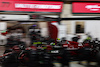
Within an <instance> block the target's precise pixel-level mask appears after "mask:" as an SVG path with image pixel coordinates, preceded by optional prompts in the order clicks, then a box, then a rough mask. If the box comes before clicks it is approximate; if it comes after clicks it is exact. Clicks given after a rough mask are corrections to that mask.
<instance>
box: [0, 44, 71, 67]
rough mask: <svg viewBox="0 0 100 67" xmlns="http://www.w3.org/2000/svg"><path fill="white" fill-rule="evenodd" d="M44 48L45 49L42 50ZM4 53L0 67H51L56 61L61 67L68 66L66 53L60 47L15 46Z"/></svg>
mask: <svg viewBox="0 0 100 67" xmlns="http://www.w3.org/2000/svg"><path fill="white" fill-rule="evenodd" d="M44 47H45V48H44ZM9 50H10V51H5V53H4V55H2V56H0V57H1V58H2V67H18V66H20V65H24V66H27V67H47V66H49V67H53V66H54V65H53V61H55V60H57V61H59V62H60V63H61V64H62V67H64V66H66V65H67V66H69V60H68V57H67V53H66V52H67V51H66V50H65V49H62V47H61V46H50V45H45V46H42V47H35V46H30V47H27V48H25V47H23V46H22V45H21V46H20V45H15V46H13V47H12V48H10V49H9Z"/></svg>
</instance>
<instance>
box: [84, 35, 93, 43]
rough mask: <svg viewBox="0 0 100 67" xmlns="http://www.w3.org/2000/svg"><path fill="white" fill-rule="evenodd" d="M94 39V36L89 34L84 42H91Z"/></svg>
mask: <svg viewBox="0 0 100 67" xmlns="http://www.w3.org/2000/svg"><path fill="white" fill-rule="evenodd" d="M91 41H92V37H91V36H87V38H86V39H85V40H84V41H83V44H84V43H90V42H91Z"/></svg>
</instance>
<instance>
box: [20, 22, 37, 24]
mask: <svg viewBox="0 0 100 67" xmlns="http://www.w3.org/2000/svg"><path fill="white" fill-rule="evenodd" d="M34 23H35V22H21V23H20V24H34Z"/></svg>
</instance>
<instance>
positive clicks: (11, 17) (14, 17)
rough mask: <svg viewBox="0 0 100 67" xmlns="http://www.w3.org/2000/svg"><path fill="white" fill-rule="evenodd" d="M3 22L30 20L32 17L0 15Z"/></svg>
mask: <svg viewBox="0 0 100 67" xmlns="http://www.w3.org/2000/svg"><path fill="white" fill-rule="evenodd" d="M0 19H1V20H16V21H17V20H29V19H30V16H29V15H4V14H1V15H0Z"/></svg>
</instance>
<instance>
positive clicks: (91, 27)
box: [85, 20, 100, 40]
mask: <svg viewBox="0 0 100 67" xmlns="http://www.w3.org/2000/svg"><path fill="white" fill-rule="evenodd" d="M85 32H90V34H91V35H92V36H93V38H99V40H100V21H99V20H91V21H87V20H86V21H85Z"/></svg>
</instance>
